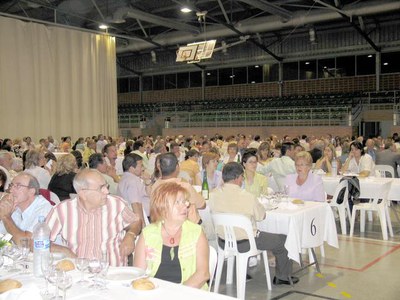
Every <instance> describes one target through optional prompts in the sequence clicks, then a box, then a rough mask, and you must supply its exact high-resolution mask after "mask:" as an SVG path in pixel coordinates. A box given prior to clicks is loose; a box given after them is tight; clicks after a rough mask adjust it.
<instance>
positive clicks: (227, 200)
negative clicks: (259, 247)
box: [208, 183, 265, 240]
mask: <svg viewBox="0 0 400 300" xmlns="http://www.w3.org/2000/svg"><path fill="white" fill-rule="evenodd" d="M208 205H209V206H210V210H211V212H212V213H233V214H240V215H245V216H246V217H248V218H249V219H250V220H251V224H252V225H253V231H254V235H255V234H256V232H257V226H256V221H261V220H263V219H264V217H265V208H264V206H263V205H262V204H261V203H260V202H259V201H258V200H257V198H256V197H255V196H254V195H253V194H251V193H249V192H247V191H246V190H243V189H242V188H241V187H240V186H238V185H236V184H232V183H225V184H224V185H223V186H222V187H221V189H218V190H214V191H213V192H211V193H210V200H209V201H208ZM217 233H218V236H219V237H221V238H223V237H224V235H223V234H222V232H221V230H219V229H218V228H217ZM235 233H236V238H237V239H238V240H241V239H246V238H247V235H246V234H245V233H244V232H243V231H242V230H235Z"/></svg>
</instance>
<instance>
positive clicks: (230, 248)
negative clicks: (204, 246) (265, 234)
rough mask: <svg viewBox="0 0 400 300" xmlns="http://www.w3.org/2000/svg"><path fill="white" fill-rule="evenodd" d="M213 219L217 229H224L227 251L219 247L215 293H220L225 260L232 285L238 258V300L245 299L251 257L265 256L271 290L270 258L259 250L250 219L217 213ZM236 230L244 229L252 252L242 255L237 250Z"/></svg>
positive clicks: (213, 215)
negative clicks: (234, 267) (248, 265)
mask: <svg viewBox="0 0 400 300" xmlns="http://www.w3.org/2000/svg"><path fill="white" fill-rule="evenodd" d="M212 219H213V223H214V226H215V228H216V229H217V228H218V227H219V226H220V227H222V228H223V231H224V239H225V249H222V248H221V247H220V246H219V245H218V263H217V273H216V277H215V285H214V292H217V293H218V289H219V284H220V281H221V275H222V269H223V266H224V261H225V259H228V266H227V284H230V283H232V277H233V264H234V259H235V258H236V291H237V298H238V299H245V293H246V274H247V264H248V260H249V258H250V257H251V256H255V255H259V254H262V255H263V260H264V268H265V277H266V281H267V286H268V290H271V288H272V287H271V275H270V273H269V266H268V256H267V251H266V250H258V249H257V246H256V242H255V239H254V232H253V227H252V225H251V221H250V219H249V218H247V217H246V216H243V215H239V214H227V213H216V214H212ZM235 229H242V230H243V231H244V232H245V233H246V234H247V237H248V240H249V244H250V250H249V251H247V252H244V253H240V252H239V251H238V248H237V241H236V235H235Z"/></svg>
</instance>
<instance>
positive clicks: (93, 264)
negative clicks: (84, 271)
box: [89, 258, 103, 288]
mask: <svg viewBox="0 0 400 300" xmlns="http://www.w3.org/2000/svg"><path fill="white" fill-rule="evenodd" d="M102 267H103V265H102V264H101V261H100V259H97V258H93V259H91V260H90V261H89V272H90V273H91V274H93V275H94V277H93V284H92V285H91V286H90V287H91V288H99V287H101V284H99V282H98V279H97V277H98V275H99V274H100V272H101V270H102Z"/></svg>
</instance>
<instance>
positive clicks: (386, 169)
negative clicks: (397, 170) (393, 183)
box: [375, 165, 394, 178]
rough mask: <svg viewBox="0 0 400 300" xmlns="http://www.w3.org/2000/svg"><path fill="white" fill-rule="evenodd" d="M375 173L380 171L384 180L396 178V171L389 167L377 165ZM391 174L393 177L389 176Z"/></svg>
mask: <svg viewBox="0 0 400 300" xmlns="http://www.w3.org/2000/svg"><path fill="white" fill-rule="evenodd" d="M375 171H378V172H379V174H380V176H381V177H382V178H394V169H393V167H392V166H389V165H375ZM388 174H390V175H391V176H387V175H388Z"/></svg>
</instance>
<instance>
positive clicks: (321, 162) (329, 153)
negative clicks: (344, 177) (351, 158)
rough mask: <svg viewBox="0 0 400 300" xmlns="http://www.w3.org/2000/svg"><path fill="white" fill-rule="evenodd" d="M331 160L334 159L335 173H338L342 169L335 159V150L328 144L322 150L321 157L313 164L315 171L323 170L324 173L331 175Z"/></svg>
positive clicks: (338, 160)
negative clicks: (335, 164) (335, 163)
mask: <svg viewBox="0 0 400 300" xmlns="http://www.w3.org/2000/svg"><path fill="white" fill-rule="evenodd" d="M333 158H335V159H336V162H337V171H339V170H340V169H341V167H342V164H341V163H340V159H338V158H337V157H336V149H335V146H333V145H332V144H329V145H328V146H326V147H325V149H324V154H323V156H322V157H321V158H320V159H318V160H317V162H316V163H315V169H316V170H319V169H321V170H323V171H324V172H325V173H330V174H332V161H333Z"/></svg>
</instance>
